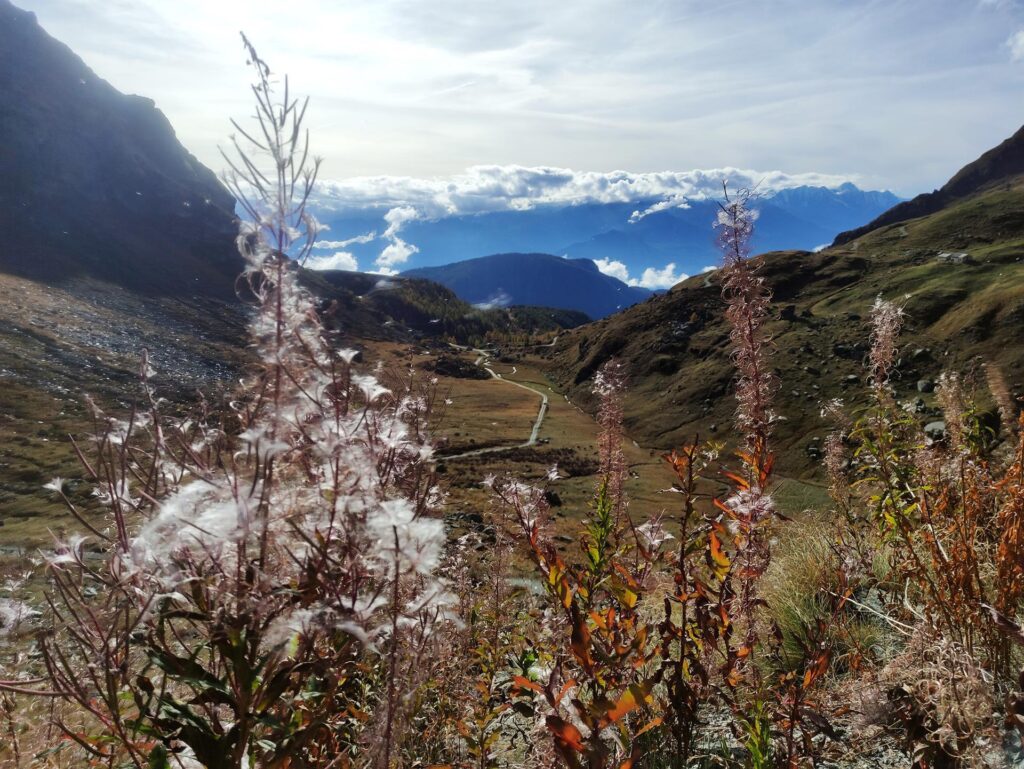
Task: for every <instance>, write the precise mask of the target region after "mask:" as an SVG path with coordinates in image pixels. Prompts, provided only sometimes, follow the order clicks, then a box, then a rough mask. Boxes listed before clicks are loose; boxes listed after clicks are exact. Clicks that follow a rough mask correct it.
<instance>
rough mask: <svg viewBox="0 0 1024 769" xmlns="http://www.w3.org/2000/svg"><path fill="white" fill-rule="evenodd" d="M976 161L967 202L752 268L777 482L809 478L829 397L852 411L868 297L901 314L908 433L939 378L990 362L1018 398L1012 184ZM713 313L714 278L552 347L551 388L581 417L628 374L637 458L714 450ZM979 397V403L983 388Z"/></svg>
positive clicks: (1022, 311)
mask: <svg viewBox="0 0 1024 769" xmlns="http://www.w3.org/2000/svg"><path fill="white" fill-rule="evenodd" d="M1018 136H1020V134H1018ZM1006 146H1007V145H1003V148H1005V147H1006ZM986 158H988V159H987V160H986ZM982 160H983V161H984V163H982V161H978V163H974V164H972V165H971V166H968V167H967V169H965V171H963V172H961V173H960V174H958V175H957V176H956V177H954V179H964V178H975V179H977V178H979V177H978V175H979V174H981V171H979V170H977V169H980V168H986V169H987V170H986V171H985V172H984V173H983V174H981V175H983V176H984V177H985V180H986V181H985V182H984V184H979V185H978V186H980V188H981V191H980V192H975V193H974V194H971V195H967V196H966V197H962V198H957V199H955V201H954V202H953V203H950V204H948V205H946V206H944V207H942V208H941V209H939V210H937V211H935V212H933V213H931V214H929V215H927V216H924V217H920V218H916V219H912V220H908V221H905V222H898V223H894V224H890V225H882V226H880V227H876V228H875V229H873V230H872V231H870V232H868V233H866V234H864V235H861V236H860V237H858V238H856V239H855V240H853V241H849V242H847V243H845V244H844V245H842V246H834V247H832V248H829V249H826V250H825V251H822V252H819V253H808V252H804V251H798V252H793V251H790V252H777V253H770V254H765V255H763V256H761V257H757V259H758V261H759V262H760V264H761V267H760V269H761V274H762V275H763V276H764V277H765V279H766V280H767V282H768V284H769V285H770V287H771V289H772V291H773V292H774V307H775V317H774V319H773V321H772V322H771V323H770V324H769V328H768V331H769V332H770V333H771V335H772V336H773V338H774V348H775V349H774V353H773V362H774V365H775V368H776V370H777V371H778V373H779V376H780V379H781V382H782V386H781V390H780V392H779V395H778V411H779V413H780V414H781V416H783V417H784V421H782V422H781V423H780V424H779V426H778V429H777V448H778V450H779V451H780V454H781V457H780V460H781V464H780V469H781V470H782V471H783V472H784V473H788V474H792V475H800V474H804V473H813V472H814V471H815V469H816V468H817V466H818V464H819V463H818V459H819V456H820V449H821V445H822V441H823V439H824V437H825V435H826V434H827V432H828V430H830V429H831V425H830V423H829V422H827V421H825V420H824V419H823V418H822V417H821V416H820V413H819V412H820V404H821V403H822V402H823V401H827V400H829V399H832V398H842V399H843V400H844V401H845V402H846V403H847V405H848V406H850V407H852V408H856V407H857V404H858V403H859V402H863V401H864V395H865V387H866V383H867V376H866V370H865V367H864V356H865V353H866V352H867V349H868V335H869V329H868V314H869V311H870V308H871V305H872V303H873V302H874V300H875V298H876V297H877V296H879V295H881V296H883V297H885V298H887V299H894V300H897V301H900V302H903V303H905V305H906V311H907V315H908V318H907V326H906V329H905V333H904V336H903V338H902V343H901V361H900V365H899V377H900V378H899V379H898V380H897V382H896V390H897V395H898V397H899V398H900V400H902V401H905V402H907V403H908V404H909V407H910V408H911V409H912V410H914V411H915V412H916V413H917V414H918V416H919V418H920V419H921V421H922V422H928V421H932V420H938V419H941V415H940V413H939V411H938V409H937V407H936V404H935V402H934V400H933V396H932V394H931V390H932V387H933V385H934V382H935V378H936V377H937V376H938V374H939V373H940V372H942V371H944V370H954V371H960V372H964V373H965V374H966V375H968V376H970V375H971V374H972V372H974V373H977V372H978V370H979V367H980V364H981V363H982V362H995V363H997V364H999V365H1000V366H1001V368H1002V369H1003V370H1004V372H1005V375H1006V377H1007V379H1008V381H1009V382H1010V384H1011V388H1012V389H1013V391H1014V393H1015V394H1016V395H1021V394H1022V393H1024V347H1022V346H1021V344H1020V338H1019V335H1020V327H1021V322H1022V321H1024V263H1022V259H1024V180H1022V178H1021V177H1019V176H1018V167H1017V165H1015V164H1014V163H1012V162H1009V161H1007V162H1006V165H1005V166H999V163H998V162H997V161H996V160H993V159H992V154H991V153H989V154H987V155H986V156H985V158H983V159H982ZM1000 167H1002V168H1003V171H1000V170H999V168H1000ZM1001 173H1002V174H1003V175H1002V176H1000V174H1001ZM951 184H952V182H951ZM956 189H962V188H961V187H959V186H957V187H956ZM722 310H723V302H722V298H721V285H720V282H719V277H718V273H717V272H713V273H709V274H706V275H701V276H695V277H693V278H690V279H689V280H687V281H685V282H683V283H681V284H679V285H677V286H675V287H674V288H673V289H672V290H671V291H670V292H668V293H667V294H664V295H661V296H656V297H653V298H651V299H649V300H647V301H646V302H643V303H642V304H639V305H637V306H635V307H632V308H630V309H628V310H626V311H624V312H621V313H618V314H616V315H613V316H611V317H609V318H606V319H604V320H601V321H599V322H597V323H593V324H590V325H587V326H584V327H582V328H580V329H576V330H574V331H571V332H568V333H566V334H563V335H562V336H561V337H560V338H559V340H558V343H557V345H556V346H555V347H554V348H553V350H552V360H551V373H552V376H553V377H554V379H555V380H556V381H557V382H559V383H560V384H561V385H563V386H564V387H565V388H566V389H567V391H568V392H569V393H570V395H571V396H572V397H573V398H574V400H575V401H577V402H579V403H581V404H582V405H591V406H592V405H593V400H592V398H591V396H590V395H589V387H590V384H591V378H592V375H593V373H594V371H595V370H596V368H597V367H598V366H599V365H600V364H601V363H602V362H603V361H604V360H606V359H607V358H608V357H610V356H617V357H619V358H621V359H623V360H624V362H625V363H626V365H627V366H628V370H629V373H630V377H631V389H630V393H629V396H628V400H627V404H626V405H627V410H626V415H627V428H628V430H629V432H630V434H631V436H632V437H633V438H634V439H636V440H637V441H638V442H639V443H641V444H642V445H645V446H650V447H656V448H663V449H668V448H671V447H673V446H676V445H678V444H680V443H681V442H682V441H685V440H689V439H692V438H693V436H694V434H696V433H700V435H702V436H703V437H705V438H708V437H710V438H714V437H716V436H727V435H729V434H730V431H731V429H732V413H733V409H734V401H733V399H732V397H731V391H732V381H733V370H732V367H731V365H730V362H729V356H728V329H727V327H726V324H725V322H724V320H723V317H722ZM983 384H984V383H983V381H982V385H983ZM979 395H980V397H981V399H982V402H983V404H984V403H985V401H986V399H987V397H988V396H987V393H986V392H985V391H984V388H983V387H982V388H981V390H980V392H979Z"/></svg>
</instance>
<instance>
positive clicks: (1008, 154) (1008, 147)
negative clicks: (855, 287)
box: [834, 127, 1024, 246]
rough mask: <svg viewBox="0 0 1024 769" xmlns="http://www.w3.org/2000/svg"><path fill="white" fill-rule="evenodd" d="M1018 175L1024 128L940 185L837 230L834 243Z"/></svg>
mask: <svg viewBox="0 0 1024 769" xmlns="http://www.w3.org/2000/svg"><path fill="white" fill-rule="evenodd" d="M1021 174H1024V127H1021V129H1020V130H1019V131H1017V133H1015V134H1014V135H1013V136H1011V137H1010V138H1009V139H1007V140H1006V141H1004V142H1003V143H1002V144H1000V145H999V146H998V147H994V148H992V149H990V150H989V151H988V152H986V153H985V154H983V155H982V156H981V157H980V158H978V159H977V160H975V161H974V162H973V163H969V164H968V165H966V166H964V167H963V168H961V169H960V170H959V171H958V172H957V173H956V174H955V175H954V176H953V178H952V179H950V180H949V181H948V182H946V183H945V184H944V185H942V187H941V188H939V189H937V190H935V191H934V192H926V193H924V194H923V195H918V196H917V197H916V198H914V199H912V200H908V201H906V202H904V203H900V204H899V205H896V206H893V207H892V208H890V209H889V210H888V211H886V212H885V213H884V214H882V215H881V216H879V217H877V218H876V219H874V220H872V221H871V222H869V223H868V224H865V225H864V226H863V227H858V228H857V229H854V230H849V231H848V232H842V233H840V234H839V235H838V236H836V239H835V242H834V245H837V246H841V245H844V244H846V243H849V242H851V241H853V240H856V239H857V238H859V237H860V236H861V235H865V234H867V233H869V232H871V231H873V230H877V229H878V228H880V227H885V226H888V225H890V224H896V223H897V222H905V221H907V220H908V219H916V218H918V217H920V216H927V215H928V214H933V213H935V212H936V211H940V210H942V209H943V208H945V207H947V206H949V205H951V204H952V203H954V202H956V201H957V200H962V199H963V198H966V197H969V196H971V195H974V194H977V193H978V192H981V191H983V190H985V189H989V188H991V187H992V186H993V185H999V184H1003V185H1005V184H1008V183H1009V180H1010V179H1012V178H1013V177H1015V176H1019V175H1021Z"/></svg>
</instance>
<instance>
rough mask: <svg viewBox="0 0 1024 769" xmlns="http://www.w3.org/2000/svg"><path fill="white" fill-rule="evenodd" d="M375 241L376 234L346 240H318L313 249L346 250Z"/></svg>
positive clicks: (369, 233)
mask: <svg viewBox="0 0 1024 769" xmlns="http://www.w3.org/2000/svg"><path fill="white" fill-rule="evenodd" d="M376 239H377V233H376V232H367V233H365V234H363V235H356V236H355V237H354V238H349V239H348V240H318V241H316V242H315V243H314V244H313V248H348V247H349V246H352V245H355V244H356V243H372V242H373V241H375V240H376Z"/></svg>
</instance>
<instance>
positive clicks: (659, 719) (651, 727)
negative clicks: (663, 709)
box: [633, 716, 665, 739]
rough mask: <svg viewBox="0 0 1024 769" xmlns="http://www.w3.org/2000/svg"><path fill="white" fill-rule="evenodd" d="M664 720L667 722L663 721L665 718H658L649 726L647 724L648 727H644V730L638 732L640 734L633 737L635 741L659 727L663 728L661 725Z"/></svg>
mask: <svg viewBox="0 0 1024 769" xmlns="http://www.w3.org/2000/svg"><path fill="white" fill-rule="evenodd" d="M664 720H665V719H663V718H662V717H661V716H658V717H657V718H655V719H654V720H653V721H651V722H650V723H648V724H647V725H646V726H644V727H643V728H642V729H641V730H640V731H638V732H637V733H636V734H634V735H633V739H636V738H637V737H639V736H640V735H641V734H646V733H647V732H649V731H651V729H654V728H656V727H658V726H661V724H662V722H663V721H664Z"/></svg>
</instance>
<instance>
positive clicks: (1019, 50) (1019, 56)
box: [1006, 29, 1024, 61]
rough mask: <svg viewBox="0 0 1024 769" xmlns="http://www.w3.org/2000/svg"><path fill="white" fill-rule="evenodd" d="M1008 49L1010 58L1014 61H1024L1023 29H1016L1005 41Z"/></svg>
mask: <svg viewBox="0 0 1024 769" xmlns="http://www.w3.org/2000/svg"><path fill="white" fill-rule="evenodd" d="M1006 45H1007V46H1008V47H1009V49H1010V58H1011V59H1013V60H1014V61H1024V29H1018V30H1017V31H1016V32H1014V33H1013V34H1012V35H1010V39H1009V40H1007V41H1006Z"/></svg>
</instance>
